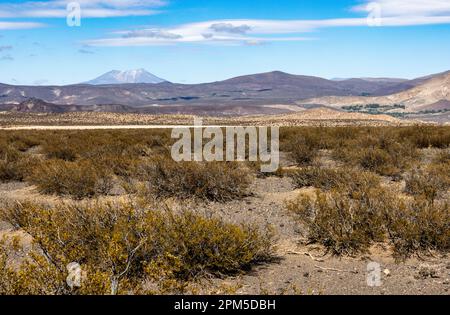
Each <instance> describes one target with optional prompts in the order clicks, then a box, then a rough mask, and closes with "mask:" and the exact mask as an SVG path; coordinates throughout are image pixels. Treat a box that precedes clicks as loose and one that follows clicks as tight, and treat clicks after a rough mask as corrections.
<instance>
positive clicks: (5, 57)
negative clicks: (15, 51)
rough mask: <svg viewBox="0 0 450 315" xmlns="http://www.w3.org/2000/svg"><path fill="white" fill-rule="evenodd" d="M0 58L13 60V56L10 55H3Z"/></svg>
mask: <svg viewBox="0 0 450 315" xmlns="http://www.w3.org/2000/svg"><path fill="white" fill-rule="evenodd" d="M0 60H6V61H13V60H14V58H13V57H12V56H11V55H4V56H1V57H0Z"/></svg>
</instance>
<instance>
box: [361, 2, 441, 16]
mask: <svg viewBox="0 0 450 315" xmlns="http://www.w3.org/2000/svg"><path fill="white" fill-rule="evenodd" d="M373 3H375V4H378V5H379V7H380V8H381V12H382V15H383V16H385V17H392V16H397V17H398V16H416V17H418V16H422V17H423V16H436V15H449V14H450V1H449V0H366V3H365V4H363V5H359V6H356V7H354V8H353V9H354V10H355V11H363V12H369V11H370V8H369V6H368V5H369V4H373Z"/></svg>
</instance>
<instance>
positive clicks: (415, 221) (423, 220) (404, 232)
mask: <svg viewBox="0 0 450 315" xmlns="http://www.w3.org/2000/svg"><path fill="white" fill-rule="evenodd" d="M386 229H387V231H388V235H389V238H390V240H391V242H392V244H393V247H394V257H395V258H397V259H406V258H408V257H409V256H411V255H412V254H414V253H425V254H428V253H429V251H430V250H434V251H440V252H444V253H448V252H449V250H450V205H449V203H448V201H446V202H434V203H432V202H430V201H429V200H426V199H423V198H416V199H414V201H413V202H411V203H410V204H409V205H408V206H407V207H401V208H394V207H393V208H392V209H391V211H390V212H389V219H388V220H387V222H386Z"/></svg>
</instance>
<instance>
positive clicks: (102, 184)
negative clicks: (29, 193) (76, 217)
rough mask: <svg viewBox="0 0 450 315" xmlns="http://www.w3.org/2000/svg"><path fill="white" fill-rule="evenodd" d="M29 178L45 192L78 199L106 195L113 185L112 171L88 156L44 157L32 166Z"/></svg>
mask: <svg viewBox="0 0 450 315" xmlns="http://www.w3.org/2000/svg"><path fill="white" fill-rule="evenodd" d="M29 181H30V182H31V183H33V184H35V185H36V186H37V188H38V189H39V191H40V192H42V193H44V194H56V195H61V196H65V195H66V196H71V197H73V198H75V199H82V198H86V197H93V196H95V195H106V194H108V192H109V191H110V190H111V188H112V185H113V178H112V176H111V174H110V173H109V172H108V171H107V170H105V169H102V168H98V167H96V165H95V164H94V163H92V162H91V161H89V160H80V161H76V162H68V161H63V160H46V161H43V162H42V163H39V164H38V165H36V166H35V167H34V168H33V171H32V173H31V175H30V177H29Z"/></svg>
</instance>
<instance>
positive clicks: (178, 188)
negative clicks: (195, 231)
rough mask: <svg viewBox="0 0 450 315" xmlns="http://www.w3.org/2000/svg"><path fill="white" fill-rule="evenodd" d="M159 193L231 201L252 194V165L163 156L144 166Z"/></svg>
mask: <svg viewBox="0 0 450 315" xmlns="http://www.w3.org/2000/svg"><path fill="white" fill-rule="evenodd" d="M143 168H144V170H143V173H144V174H146V175H144V176H148V180H149V189H150V191H151V192H152V193H153V194H155V195H156V196H157V197H163V198H167V197H176V198H180V199H187V198H193V197H194V198H198V199H203V200H212V201H221V202H223V201H229V200H233V199H239V198H242V197H245V196H247V195H248V191H247V189H248V186H249V184H250V182H251V177H250V174H249V171H248V169H244V168H243V167H241V166H240V165H239V163H235V162H175V161H173V160H172V159H171V158H170V157H166V156H159V157H155V158H154V159H152V160H151V161H150V162H149V163H148V164H147V165H144V166H143Z"/></svg>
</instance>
